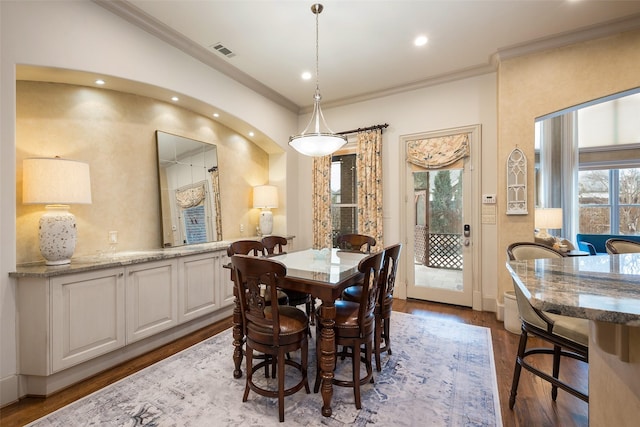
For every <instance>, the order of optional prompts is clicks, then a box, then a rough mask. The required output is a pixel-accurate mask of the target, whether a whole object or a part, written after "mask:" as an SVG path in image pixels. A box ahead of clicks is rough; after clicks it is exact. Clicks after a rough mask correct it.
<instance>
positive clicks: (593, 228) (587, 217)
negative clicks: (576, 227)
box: [580, 206, 611, 234]
mask: <svg viewBox="0 0 640 427" xmlns="http://www.w3.org/2000/svg"><path fill="white" fill-rule="evenodd" d="M609 211H610V208H609V207H597V206H580V233H583V234H609V233H611V231H610V230H611V227H610V225H609Z"/></svg>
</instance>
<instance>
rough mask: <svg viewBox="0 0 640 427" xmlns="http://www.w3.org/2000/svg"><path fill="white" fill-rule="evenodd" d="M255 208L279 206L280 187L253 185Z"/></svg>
mask: <svg viewBox="0 0 640 427" xmlns="http://www.w3.org/2000/svg"><path fill="white" fill-rule="evenodd" d="M253 207H254V208H277V207H278V189H277V187H275V186H273V185H258V186H257V187H253Z"/></svg>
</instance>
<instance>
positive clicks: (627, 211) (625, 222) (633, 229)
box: [618, 205, 640, 235]
mask: <svg viewBox="0 0 640 427" xmlns="http://www.w3.org/2000/svg"><path fill="white" fill-rule="evenodd" d="M618 215H620V229H619V230H618V233H619V234H625V235H634V234H635V235H640V224H638V218H640V205H636V206H624V207H620V211H619V213H618Z"/></svg>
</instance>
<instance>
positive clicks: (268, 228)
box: [260, 209, 273, 236]
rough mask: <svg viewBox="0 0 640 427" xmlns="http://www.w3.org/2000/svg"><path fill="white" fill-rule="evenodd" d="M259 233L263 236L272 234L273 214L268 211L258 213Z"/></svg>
mask: <svg viewBox="0 0 640 427" xmlns="http://www.w3.org/2000/svg"><path fill="white" fill-rule="evenodd" d="M260 233H262V235H263V236H268V235H270V234H271V233H273V213H272V212H271V211H270V210H267V209H263V210H262V212H260Z"/></svg>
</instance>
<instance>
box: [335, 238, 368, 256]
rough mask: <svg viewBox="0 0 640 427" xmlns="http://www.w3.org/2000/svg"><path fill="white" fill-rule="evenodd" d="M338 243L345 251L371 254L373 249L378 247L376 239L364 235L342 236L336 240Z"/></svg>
mask: <svg viewBox="0 0 640 427" xmlns="http://www.w3.org/2000/svg"><path fill="white" fill-rule="evenodd" d="M336 243H337V244H338V248H339V249H340V250H343V251H354V252H365V253H370V252H371V247H372V246H375V245H376V239H374V238H373V237H371V236H365V235H364V234H341V235H339V236H338V238H337V239H336Z"/></svg>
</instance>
